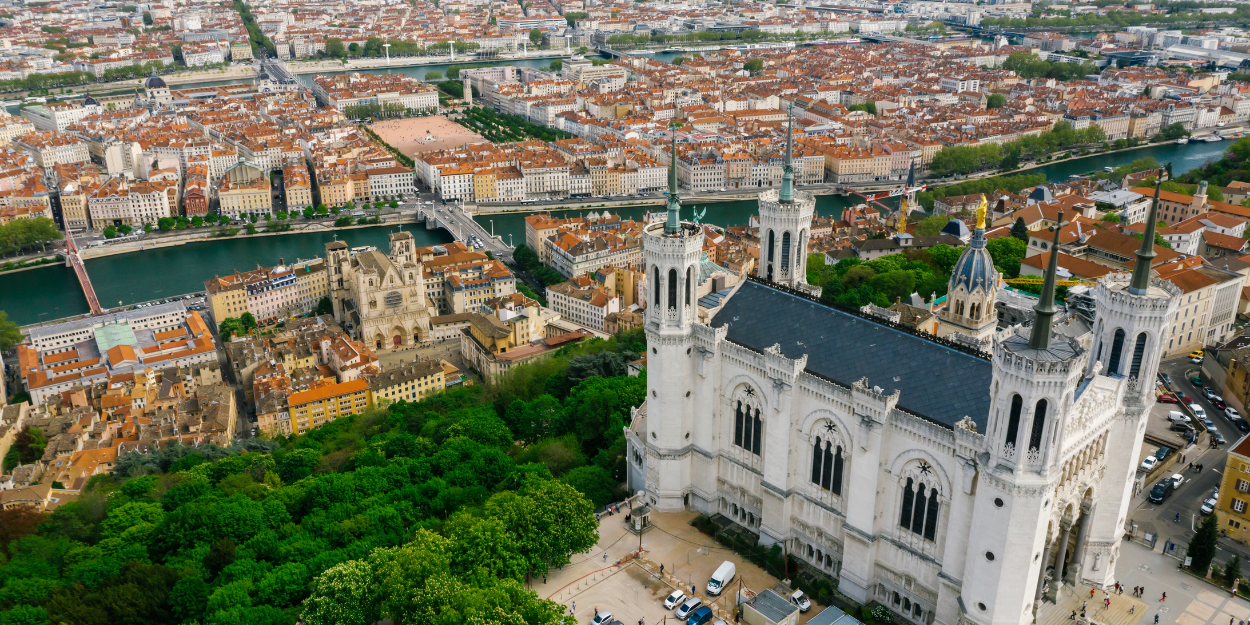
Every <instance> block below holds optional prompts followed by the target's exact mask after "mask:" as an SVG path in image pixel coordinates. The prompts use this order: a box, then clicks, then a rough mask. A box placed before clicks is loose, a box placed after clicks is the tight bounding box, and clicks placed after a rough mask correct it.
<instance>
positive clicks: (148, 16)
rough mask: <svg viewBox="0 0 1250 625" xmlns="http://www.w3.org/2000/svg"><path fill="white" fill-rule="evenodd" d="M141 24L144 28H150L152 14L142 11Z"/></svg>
mask: <svg viewBox="0 0 1250 625" xmlns="http://www.w3.org/2000/svg"><path fill="white" fill-rule="evenodd" d="M143 24H144V25H145V26H151V25H152V14H151V13H149V12H147V11H144V12H143Z"/></svg>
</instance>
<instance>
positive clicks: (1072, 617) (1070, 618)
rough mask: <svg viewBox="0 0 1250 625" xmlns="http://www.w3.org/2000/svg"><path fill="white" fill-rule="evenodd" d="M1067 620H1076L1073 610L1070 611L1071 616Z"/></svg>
mask: <svg viewBox="0 0 1250 625" xmlns="http://www.w3.org/2000/svg"><path fill="white" fill-rule="evenodd" d="M1068 620H1069V621H1075V620H1076V610H1073V611H1072V616H1069V617H1068Z"/></svg>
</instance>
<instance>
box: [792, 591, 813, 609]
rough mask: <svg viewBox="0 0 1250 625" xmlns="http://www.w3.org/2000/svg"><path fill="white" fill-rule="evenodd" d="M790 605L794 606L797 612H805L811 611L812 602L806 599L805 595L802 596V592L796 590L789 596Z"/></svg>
mask: <svg viewBox="0 0 1250 625" xmlns="http://www.w3.org/2000/svg"><path fill="white" fill-rule="evenodd" d="M790 603H792V604H794V606H795V607H797V608H798V609H799V612H806V611H808V610H810V609H812V602H811V601H810V600H809V599H808V598H807V595H805V594H803V591H802V590H796V591H794V594H792V595H790Z"/></svg>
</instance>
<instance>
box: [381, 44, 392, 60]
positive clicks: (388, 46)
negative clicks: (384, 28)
mask: <svg viewBox="0 0 1250 625" xmlns="http://www.w3.org/2000/svg"><path fill="white" fill-rule="evenodd" d="M382 47H383V48H386V64H387V65H390V64H391V44H389V43H384V44H382Z"/></svg>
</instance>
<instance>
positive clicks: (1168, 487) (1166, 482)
mask: <svg viewBox="0 0 1250 625" xmlns="http://www.w3.org/2000/svg"><path fill="white" fill-rule="evenodd" d="M1175 488H1176V486H1175V485H1174V484H1173V483H1172V479H1171V478H1164V479H1162V480H1159V482H1158V483H1156V484H1155V486H1154V488H1152V489H1150V496H1149V497H1148V499H1149V500H1150V503H1154V504H1160V503H1163V501H1164V500H1165V499H1167V498H1168V495H1171V494H1172V490H1173V489H1175Z"/></svg>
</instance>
